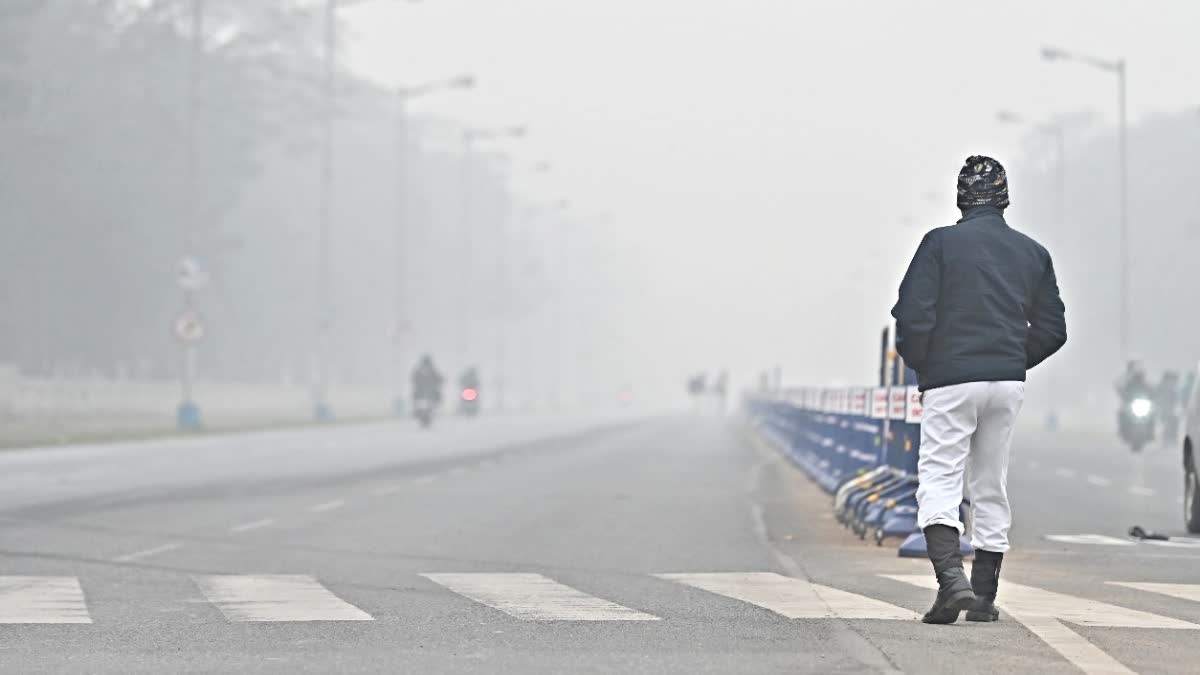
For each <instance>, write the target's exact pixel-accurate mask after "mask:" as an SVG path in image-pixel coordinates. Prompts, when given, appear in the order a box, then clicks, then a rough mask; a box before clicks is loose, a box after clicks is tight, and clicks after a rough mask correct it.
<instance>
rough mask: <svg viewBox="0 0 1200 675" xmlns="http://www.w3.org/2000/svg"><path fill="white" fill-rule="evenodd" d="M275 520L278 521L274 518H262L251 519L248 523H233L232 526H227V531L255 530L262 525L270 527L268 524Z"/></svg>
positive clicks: (272, 523)
mask: <svg viewBox="0 0 1200 675" xmlns="http://www.w3.org/2000/svg"><path fill="white" fill-rule="evenodd" d="M276 522H278V521H276V520H275V519H274V518H263V519H262V520H252V521H250V522H248V523H242V524H241V525H234V526H233V527H231V528H229V531H230V532H249V531H250V530H257V529H259V528H263V527H270V526H272V525H274V524H275V523H276Z"/></svg>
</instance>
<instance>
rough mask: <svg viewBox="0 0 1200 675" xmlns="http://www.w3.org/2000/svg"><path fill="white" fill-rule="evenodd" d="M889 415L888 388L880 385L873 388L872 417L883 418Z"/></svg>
mask: <svg viewBox="0 0 1200 675" xmlns="http://www.w3.org/2000/svg"><path fill="white" fill-rule="evenodd" d="M887 416H888V390H887V388H886V387H879V388H877V389H872V390H871V417H873V418H875V419H877V420H882V419H887Z"/></svg>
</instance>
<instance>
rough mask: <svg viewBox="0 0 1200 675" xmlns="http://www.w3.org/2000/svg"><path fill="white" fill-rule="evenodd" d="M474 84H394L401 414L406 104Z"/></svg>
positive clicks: (395, 330) (400, 395)
mask: <svg viewBox="0 0 1200 675" xmlns="http://www.w3.org/2000/svg"><path fill="white" fill-rule="evenodd" d="M474 86H475V78H474V76H472V75H458V76H456V77H452V78H447V79H442V80H433V81H430V82H424V83H421V84H418V85H415V86H410V87H398V88H397V89H396V121H395V126H396V177H395V180H396V187H395V195H396V197H395V202H396V203H395V207H396V270H395V275H396V288H395V294H396V298H395V307H394V308H393V311H394V313H395V314H394V318H393V326H392V340H393V357H394V358H395V360H396V375H397V377H396V387H397V393H396V400H395V401H394V403H393V410H394V411H395V413H396V414H397V415H403V414H404V410H405V403H406V399H407V396H406V391H407V387H406V385H405V383H406V382H407V377H405V374H406V373H405V365H406V364H405V358H404V356H405V355H404V346H405V345H404V333H405V331H406V330H407V329H408V328H409V323H410V320H411V317H408V316H405V314H406V306H405V305H406V302H405V291H406V290H407V287H408V284H407V280H408V276H407V275H408V274H409V271H410V270H409V269H408V265H407V264H406V260H405V251H406V249H407V247H408V246H407V244H408V240H407V237H406V234H407V230H406V228H407V225H408V189H407V185H406V181H407V174H408V171H407V169H408V162H407V157H408V106H409V104H410V103H411V102H412V101H414V100H416V99H419V98H424V97H426V96H429V95H431V94H436V93H438V92H444V91H452V90H465V89H471V88H473V87H474Z"/></svg>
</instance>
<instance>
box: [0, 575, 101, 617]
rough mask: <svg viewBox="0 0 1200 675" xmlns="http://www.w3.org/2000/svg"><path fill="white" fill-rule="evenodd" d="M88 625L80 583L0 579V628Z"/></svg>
mask: <svg viewBox="0 0 1200 675" xmlns="http://www.w3.org/2000/svg"><path fill="white" fill-rule="evenodd" d="M91 622H92V618H91V616H89V615H88V609H87V601H85V600H84V598H83V589H82V588H81V587H80V586H79V579H77V578H75V577H22V576H0V624H3V623H91Z"/></svg>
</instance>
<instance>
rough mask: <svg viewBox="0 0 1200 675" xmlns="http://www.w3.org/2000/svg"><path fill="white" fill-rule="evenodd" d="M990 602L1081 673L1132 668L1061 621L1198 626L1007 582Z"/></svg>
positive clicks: (920, 579)
mask: <svg viewBox="0 0 1200 675" xmlns="http://www.w3.org/2000/svg"><path fill="white" fill-rule="evenodd" d="M886 576H888V578H890V579H895V580H897V581H903V582H905V583H909V584H913V585H914V586H920V587H922V588H929V589H936V588H937V581H935V580H934V578H933V576H932V575H920V576H912V575H895V576H893V575H886ZM996 604H997V605H999V606H1000V607H1001V609H1003V610H1004V611H1005V612H1007V613H1008V614H1009V616H1011V617H1013V618H1014V619H1016V620H1017V621H1018V622H1020V623H1021V624H1023V625H1024V626H1025V627H1026V628H1028V629H1029V630H1030V631H1031V632H1032V633H1033V634H1034V635H1037V636H1038V637H1039V638H1041V639H1042V641H1043V642H1045V643H1046V644H1047V645H1049V646H1050V647H1051V648H1052V649H1054V650H1055V651H1056V652H1058V653H1059V654H1061V655H1062V657H1063V658H1065V659H1066V660H1067V661H1069V662H1071V663H1072V664H1074V665H1075V666H1076V667H1077V668H1079V669H1080V670H1082V671H1083V672H1085V673H1132V672H1133V671H1132V670H1129V669H1128V668H1126V667H1125V666H1124V665H1122V664H1121V663H1120V662H1118V661H1117V660H1116V659H1114V658H1112V657H1111V656H1109V655H1108V654H1106V653H1104V652H1103V651H1101V650H1100V648H1099V647H1096V646H1095V645H1093V644H1092V643H1090V642H1088V641H1087V640H1086V639H1084V638H1083V637H1081V636H1079V635H1078V634H1076V633H1075V632H1073V631H1071V630H1070V629H1069V628H1067V627H1066V626H1064V625H1063V624H1062V623H1061V622H1063V621H1065V622H1068V623H1073V624H1076V625H1079V626H1101V627H1108V628H1169V629H1175V630H1200V625H1196V624H1194V623H1188V622H1187V621H1180V620H1178V619H1172V618H1170V617H1166V616H1159V615H1157V614H1151V613H1149V612H1142V611H1138V610H1136V609H1126V608H1125V607H1118V606H1117V605H1110V604H1108V603H1104V602H1098V601H1096V600H1088V599H1086V598H1077V597H1074V596H1070V595H1065V594H1062V593H1054V592H1052V591H1045V590H1042V589H1040V588H1034V587H1032V586H1022V585H1021V584H1014V583H1011V582H1009V583H1006V584H1004V585H1003V586H1002V587H1001V591H1000V595H999V596H998V597H997V598H996Z"/></svg>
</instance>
